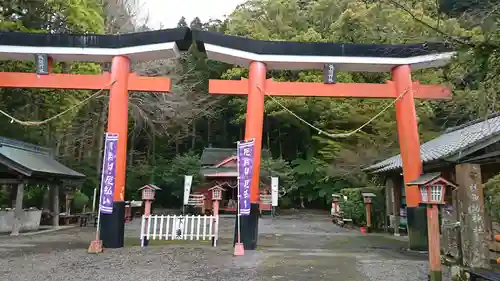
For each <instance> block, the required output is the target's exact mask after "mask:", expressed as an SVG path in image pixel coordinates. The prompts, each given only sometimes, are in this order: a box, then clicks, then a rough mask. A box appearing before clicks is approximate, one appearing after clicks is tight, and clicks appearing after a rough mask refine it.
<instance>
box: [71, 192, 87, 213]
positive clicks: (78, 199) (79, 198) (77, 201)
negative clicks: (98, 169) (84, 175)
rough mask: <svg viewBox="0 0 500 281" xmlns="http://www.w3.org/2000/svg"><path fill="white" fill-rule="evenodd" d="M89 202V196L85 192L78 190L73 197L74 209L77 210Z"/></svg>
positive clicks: (80, 209)
mask: <svg viewBox="0 0 500 281" xmlns="http://www.w3.org/2000/svg"><path fill="white" fill-rule="evenodd" d="M88 203H89V197H88V196H87V195H85V194H84V193H82V192H80V191H78V192H76V193H75V195H74V197H73V204H72V205H73V209H74V210H75V211H77V212H80V211H82V210H83V207H84V206H85V205H87V204H88Z"/></svg>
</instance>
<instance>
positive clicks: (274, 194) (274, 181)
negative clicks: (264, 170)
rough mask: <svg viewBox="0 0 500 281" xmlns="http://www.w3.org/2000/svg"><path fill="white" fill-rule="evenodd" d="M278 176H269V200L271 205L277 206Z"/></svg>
mask: <svg viewBox="0 0 500 281" xmlns="http://www.w3.org/2000/svg"><path fill="white" fill-rule="evenodd" d="M278 188H279V185H278V177H271V201H272V205H273V207H277V206H278Z"/></svg>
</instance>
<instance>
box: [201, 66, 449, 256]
mask: <svg viewBox="0 0 500 281" xmlns="http://www.w3.org/2000/svg"><path fill="white" fill-rule="evenodd" d="M249 70H250V71H249V78H248V80H247V79H241V80H210V81H209V92H210V94H222V95H248V101H247V111H246V126H245V139H247V140H248V139H252V138H254V139H255V155H254V174H253V178H252V185H251V188H250V202H251V203H252V211H251V214H250V216H248V217H242V220H241V228H242V232H241V235H242V241H243V243H244V244H245V249H255V248H256V246H257V237H258V215H257V214H258V213H259V210H258V208H259V205H258V201H259V179H260V161H261V150H262V128H263V118H264V97H265V95H266V94H268V95H272V96H309V97H312V96H315V97H337V98H340V97H346V98H348V97H351V98H390V99H395V98H397V97H399V96H400V95H401V94H402V93H403V92H405V94H404V95H403V96H402V97H401V98H400V99H399V100H398V101H397V102H396V120H397V129H398V137H399V144H400V150H401V156H402V161H403V168H404V170H403V171H404V178H405V182H407V181H410V180H413V179H416V178H418V177H419V176H420V174H421V171H422V161H421V159H420V141H419V134H418V127H417V116H416V111H415V103H414V99H415V98H418V99H435V100H440V99H450V98H451V91H450V90H449V89H447V88H446V87H444V86H440V85H420V83H419V82H412V80H411V68H410V66H409V65H400V66H397V67H395V68H394V69H392V81H388V83H386V84H371V83H337V84H324V83H315V82H275V81H273V80H272V79H267V80H266V65H265V64H264V63H262V62H257V61H252V62H251V63H250V69H249ZM406 202H407V205H408V207H410V208H413V207H418V205H419V203H420V195H419V191H418V187H416V186H411V187H409V188H408V189H407V195H406ZM410 235H411V233H410ZM410 239H411V238H410ZM424 239H425V237H424ZM410 244H411V241H410Z"/></svg>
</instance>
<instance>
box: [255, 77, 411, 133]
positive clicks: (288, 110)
mask: <svg viewBox="0 0 500 281" xmlns="http://www.w3.org/2000/svg"><path fill="white" fill-rule="evenodd" d="M257 88H258V89H259V90H260V91H261V92H264V91H262V89H261V88H260V87H259V86H257ZM409 90H410V89H406V90H405V91H403V92H402V93H401V94H400V95H399V96H398V97H397V98H396V99H394V100H393V101H392V102H390V103H389V104H387V105H386V106H385V107H384V109H382V111H380V112H379V113H377V114H376V115H375V116H373V117H372V118H371V119H370V120H368V121H367V122H366V123H364V124H363V125H361V126H360V127H359V128H357V129H355V130H353V131H351V132H349V133H343V134H330V133H328V132H326V131H324V130H322V129H320V128H318V127H316V126H314V125H313V124H311V123H309V122H307V121H306V120H304V119H303V118H302V117H300V116H298V115H297V114H295V113H294V112H293V111H291V110H290V109H288V108H287V107H286V106H284V105H283V104H281V103H280V102H279V101H278V100H277V99H276V98H275V97H273V96H272V95H271V94H269V93H266V92H264V94H265V95H266V96H268V97H270V98H271V100H272V101H273V102H275V103H276V104H278V105H279V106H280V107H281V108H283V109H284V110H285V111H287V112H288V113H290V114H291V115H293V116H294V117H295V118H297V119H298V120H299V121H301V122H303V123H304V124H306V125H308V126H309V127H311V128H312V129H314V130H315V131H317V132H318V134H319V135H326V136H327V137H330V138H347V137H350V136H352V135H354V134H356V133H357V132H359V131H361V130H362V129H363V128H364V127H366V126H367V125H368V124H370V123H371V122H373V121H374V120H375V119H377V118H378V117H379V116H380V115H382V114H384V113H385V112H386V111H387V110H389V108H391V107H392V106H394V104H396V102H397V101H398V100H400V99H401V98H402V97H403V96H404V95H405V94H406V93H408V92H409Z"/></svg>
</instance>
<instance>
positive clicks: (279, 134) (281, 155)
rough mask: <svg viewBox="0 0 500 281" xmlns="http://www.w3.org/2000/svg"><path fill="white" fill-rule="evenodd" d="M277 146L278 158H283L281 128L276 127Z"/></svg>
mask: <svg viewBox="0 0 500 281" xmlns="http://www.w3.org/2000/svg"><path fill="white" fill-rule="evenodd" d="M278 146H279V151H280V158H283V144H282V143H281V128H280V127H279V126H278Z"/></svg>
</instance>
